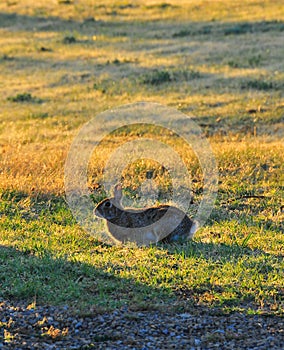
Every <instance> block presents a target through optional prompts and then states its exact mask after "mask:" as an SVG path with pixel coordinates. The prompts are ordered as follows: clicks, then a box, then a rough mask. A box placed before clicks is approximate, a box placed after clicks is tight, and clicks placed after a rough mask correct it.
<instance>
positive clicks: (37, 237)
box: [0, 191, 283, 311]
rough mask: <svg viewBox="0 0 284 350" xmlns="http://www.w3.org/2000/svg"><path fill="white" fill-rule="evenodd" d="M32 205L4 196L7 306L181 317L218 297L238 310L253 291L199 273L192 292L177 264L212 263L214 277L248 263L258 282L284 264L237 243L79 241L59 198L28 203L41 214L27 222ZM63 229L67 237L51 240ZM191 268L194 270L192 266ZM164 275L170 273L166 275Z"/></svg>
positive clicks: (1, 269) (0, 268) (1, 251)
mask: <svg viewBox="0 0 284 350" xmlns="http://www.w3.org/2000/svg"><path fill="white" fill-rule="evenodd" d="M29 198H30V197H29V196H28V195H27V194H24V193H22V192H17V191H13V192H11V193H9V192H8V191H7V192H6V193H5V195H3V194H2V198H1V201H0V203H1V218H2V220H1V221H0V224H1V228H0V229H1V231H2V235H1V236H2V237H1V238H3V239H4V241H5V242H6V243H5V244H7V245H9V244H10V243H11V245H13V247H9V246H0V283H1V291H0V296H1V297H2V298H5V299H16V300H27V301H29V302H32V301H33V300H34V299H36V300H37V302H38V303H39V304H43V303H44V304H51V305H64V304H67V305H69V306H71V307H73V308H74V309H81V310H82V309H83V310H86V309H88V308H89V307H93V308H94V309H95V310H96V309H97V310H98V311H99V310H105V309H114V308H119V307H122V306H124V305H127V306H128V307H129V308H130V309H134V310H153V309H159V308H162V309H164V310H165V309H170V308H171V307H173V308H177V309H179V308H180V310H184V309H187V308H189V309H190V308H192V307H195V306H196V305H198V304H200V302H201V303H202V302H203V301H204V300H203V299H204V298H205V299H206V298H207V297H208V295H213V294H214V295H215V299H214V298H213V299H212V300H211V299H210V300H209V304H210V306H215V307H216V306H217V307H220V306H221V307H223V306H225V307H227V306H235V307H238V306H240V305H242V303H245V302H249V303H254V301H255V295H254V291H245V292H244V291H242V290H239V286H238V283H239V282H236V281H235V282H232V283H231V282H230V281H229V280H226V278H224V280H222V281H221V283H220V284H218V285H216V284H212V283H211V282H210V278H209V277H208V278H206V279H205V280H204V279H203V276H201V275H199V274H197V275H196V277H195V278H196V280H194V281H193V282H194V283H193V284H192V285H191V284H189V283H188V282H187V281H186V280H183V278H180V277H178V274H179V272H178V271H179V269H180V268H181V267H180V265H179V264H180V263H181V262H182V261H184V262H186V261H187V259H188V258H192V259H193V260H192V261H195V262H194V264H197V265H196V266H198V265H200V266H202V264H205V265H206V266H207V265H208V264H209V265H208V266H210V265H212V268H213V267H214V268H216V269H217V270H218V269H222V268H223V267H224V266H225V265H226V264H229V265H230V266H231V267H232V268H233V266H235V265H236V264H244V268H245V269H252V271H254V275H255V274H257V275H263V276H266V274H268V273H271V272H273V271H274V270H275V269H277V266H279V264H280V263H281V259H282V258H283V257H280V256H275V255H273V254H268V253H265V252H264V251H262V250H258V249H250V248H249V247H246V246H242V245H238V244H231V245H229V244H224V243H221V244H215V243H203V242H198V241H194V240H193V241H191V242H188V243H187V244H180V245H179V244H175V245H158V246H153V247H150V248H142V249H141V248H134V247H130V246H129V247H113V246H108V245H106V244H104V243H102V242H99V241H97V240H96V239H95V238H94V237H90V236H88V235H82V234H80V232H79V230H77V231H74V232H73V231H72V228H73V227H74V226H75V225H76V224H75V221H74V219H73V218H72V216H71V213H70V211H69V210H68V207H67V205H66V204H65V202H64V201H63V199H62V198H56V197H52V196H48V195H44V194H42V195H38V196H37V197H35V198H32V199H31V202H32V204H30V207H29V211H30V212H32V213H36V212H38V214H40V215H38V216H37V215H35V216H26V215H27V214H26V209H24V210H23V209H22V207H21V206H22V204H23V202H22V201H24V202H25V200H27V199H29ZM9 203H10V206H9V205H8V204H9ZM3 208H4V209H3ZM18 219H20V220H18ZM26 223H27V225H26ZM29 223H32V226H29ZM58 227H61V229H60V233H61V232H62V236H58V233H55V232H54V233H53V230H56V228H57V229H58ZM5 231H9V232H10V235H9V232H8V234H7V235H6V233H5ZM54 245H56V246H54ZM135 252H138V254H144V255H145V259H146V260H147V259H150V261H149V266H147V263H146V262H145V264H144V263H142V261H137V262H136V261H134V262H132V263H130V265H129V264H128V263H126V262H127V259H130V260H131V261H132V260H133V256H132V254H136V253H135ZM104 254H106V256H107V259H106V258H105V257H104ZM152 258H153V261H152ZM258 258H259V259H258ZM125 259H126V260H125ZM82 260H84V262H82ZM86 261H87V262H86ZM123 261H124V263H123ZM92 262H94V264H92ZM173 262H174V263H173ZM187 263H188V264H189V262H187ZM188 268H189V271H190V268H191V266H188ZM207 268H209V267H206V269H207ZM210 268H211V267H210ZM157 269H158V270H157ZM184 269H187V267H186V268H185V267H183V272H182V273H185V272H184ZM140 270H141V272H139V271H140ZM167 271H171V272H170V274H169V276H168V275H167V273H169V272H167ZM172 271H176V272H177V278H176V277H175V278H176V282H175V283H173V282H171V279H172V278H173V277H171V274H172ZM275 271H276V270H275ZM205 273H208V271H206V272H205ZM121 274H122V275H123V274H126V275H128V276H130V277H122V276H121ZM143 276H144V277H143ZM141 280H145V282H141ZM275 288H276V287H275V286H272V285H271V286H270V285H269V284H266V286H264V287H262V286H259V289H260V292H261V290H262V289H264V290H265V293H270V291H271V294H272V295H273V293H274V292H275ZM257 292H259V290H258V291H257ZM280 295H281V294H280ZM267 300H269V297H267ZM206 302H207V301H206ZM184 303H186V304H184ZM268 303H271V301H269V302H268Z"/></svg>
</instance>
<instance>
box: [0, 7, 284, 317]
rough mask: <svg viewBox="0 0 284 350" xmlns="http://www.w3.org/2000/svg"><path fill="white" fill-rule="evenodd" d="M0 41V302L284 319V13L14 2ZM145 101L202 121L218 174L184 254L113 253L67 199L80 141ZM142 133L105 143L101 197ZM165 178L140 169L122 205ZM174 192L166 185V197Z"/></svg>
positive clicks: (155, 249) (169, 250) (196, 180)
mask: <svg viewBox="0 0 284 350" xmlns="http://www.w3.org/2000/svg"><path fill="white" fill-rule="evenodd" d="M0 33H1V35H0V89H1V95H0V103H1V109H0V245H1V248H0V286H1V288H0V298H4V299H11V300H24V301H27V302H31V303H32V302H35V301H36V303H39V304H51V305H63V304H68V305H70V306H71V307H73V308H74V310H75V311H78V310H79V312H82V313H84V312H86V310H89V311H88V312H92V311H90V310H93V312H96V311H99V310H105V309H113V308H116V307H120V306H122V305H125V304H127V305H128V306H129V307H130V308H132V309H133V310H143V309H145V310H152V309H156V308H159V309H173V310H177V311H179V310H186V309H188V310H192V309H193V308H194V307H195V306H196V305H203V306H205V307H208V308H218V310H219V311H220V312H224V313H226V312H230V311H232V310H242V311H243V312H244V313H270V314H273V315H279V314H283V294H284V293H283V287H284V286H283V280H284V274H283V271H284V269H283V268H284V266H283V254H284V251H283V246H284V244H283V243H284V236H283V228H284V224H283V218H284V212H283V210H284V209H283V206H284V202H283V196H284V175H283V174H284V143H283V141H284V94H283V91H284V63H283V62H284V61H283V57H284V7H283V2H282V1H280V0H275V1H272V2H271V1H268V0H263V1H256V0H245V1H240V0H236V1H226V2H222V1H205V0H195V1H190V2H189V1H177V0H167V1H166V2H162V1H155V0H145V1H132V2H131V1H122V0H121V1H110V0H105V1H100V0H98V1H91V0H86V1H56V0H53V1H48V2H46V1H43V0H39V1H37V2H34V1H31V0H23V1H12V0H9V1H8V0H7V1H2V2H1V3H0ZM137 101H149V102H159V103H161V104H164V105H167V106H170V107H174V108H176V109H178V110H180V111H182V112H184V113H185V114H190V115H194V121H195V122H196V123H197V124H199V125H200V127H201V128H202V130H203V132H204V135H205V136H206V137H207V138H208V140H209V142H210V144H211V147H212V149H213V152H214V154H215V157H216V160H217V162H218V169H219V191H218V198H217V201H216V204H215V207H214V209H213V212H212V215H211V217H210V219H209V220H208V221H207V223H206V225H205V226H204V227H202V228H201V229H200V230H199V231H198V233H197V234H196V236H195V237H194V239H193V241H192V242H189V243H187V244H176V245H158V246H151V247H142V248H141V247H140V248H138V247H134V246H111V245H107V244H104V243H102V242H100V241H99V240H98V239H96V238H95V237H93V236H90V235H89V234H88V233H86V232H85V231H84V230H83V229H82V228H81V227H80V226H79V225H78V224H77V223H76V222H75V220H74V218H73V217H72V214H71V212H70V209H69V208H68V206H67V204H66V202H65V200H64V163H65V159H66V156H67V153H68V149H69V147H70V145H71V143H72V140H73V138H74V137H75V136H76V134H77V133H78V131H79V129H80V127H81V126H82V125H83V124H84V123H85V122H87V121H88V120H90V119H91V118H93V117H94V116H95V115H97V114H98V113H100V112H103V111H105V110H107V109H109V108H115V107H117V106H119V105H122V104H125V103H132V102H137ZM137 135H139V130H138V131H137V130H134V132H130V133H128V132H127V130H126V131H125V130H122V131H121V133H117V134H113V135H112V137H111V142H108V141H110V140H105V143H103V144H102V145H101V152H98V154H97V158H96V162H93V163H92V164H91V165H90V169H89V181H90V183H89V185H90V187H93V188H96V186H97V187H98V185H99V184H100V183H101V181H102V169H103V166H104V164H105V158H106V157H107V155H109V154H110V153H111V152H112V150H113V148H114V147H117V146H118V145H121V144H122V143H123V142H126V141H129V140H133V139H135V138H137ZM145 136H149V137H158V135H157V134H156V133H155V131H153V130H151V129H149V130H147V131H146V132H145ZM163 140H164V141H165V140H166V141H168V143H169V145H171V144H174V145H175V148H176V150H177V152H179V153H180V154H183V157H184V162H185V164H186V165H187V166H188V168H189V169H191V170H192V174H191V176H192V179H193V191H194V194H195V200H196V203H198V201H199V199H200V195H201V192H202V174H201V173H200V167H199V165H198V160H197V159H196V158H195V157H194V156H193V155H192V154H191V153H190V151H189V150H188V152H185V151H184V149H183V145H182V144H180V143H179V142H175V138H174V137H171V135H169V136H167V135H166V136H165V137H164V139H163ZM156 165H157V164H156ZM154 166H155V164H153V163H151V162H148V163H147V162H146V163H143V166H141V164H139V163H135V164H132V166H130V168H129V169H128V173H127V174H125V182H124V187H125V194H126V195H128V196H130V197H131V196H132V197H135V195H136V193H137V188H138V186H139V183H141V182H142V181H144V180H145V176H146V175H145V174H146V172H147V170H149V169H152V168H153V167H154ZM167 180H168V179H167V177H166V175H165V174H164V175H163V174H162V175H161V176H159V177H157V183H158V185H159V186H160V187H161V191H164V192H165V193H166V192H167V185H166V184H167ZM98 188H99V187H98ZM90 195H91V192H90ZM93 197H94V200H95V202H98V201H99V200H101V199H102V198H103V197H104V193H103V192H100V191H99V190H98V191H95V192H94V193H93ZM94 205H95V203H94ZM99 229H101V227H99V224H98V230H99Z"/></svg>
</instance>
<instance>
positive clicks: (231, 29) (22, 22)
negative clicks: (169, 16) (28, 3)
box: [0, 12, 284, 38]
mask: <svg viewBox="0 0 284 350" xmlns="http://www.w3.org/2000/svg"><path fill="white" fill-rule="evenodd" d="M145 18H147V17H145ZM141 23H147V28H149V26H150V28H149V29H153V28H152V26H153V27H154V28H157V29H163V37H173V38H183V37H190V36H200V35H212V36H214V35H216V34H219V35H225V36H229V35H238V36H239V35H242V34H248V33H252V34H257V33H267V32H272V31H274V32H283V31H284V22H283V21H281V20H271V21H265V20H264V21H256V22H252V21H251V22H244V21H241V22H218V21H212V22H187V23H185V22H183V23H181V24H177V22H174V23H173V22H171V21H167V22H164V21H163V20H161V21H160V22H159V21H158V22H157V21H154V22H152V21H151V20H150V19H145V20H144V21H141V20H137V21H130V22H129V21H127V22H123V21H116V20H114V19H113V18H112V17H111V18H110V20H109V21H102V20H99V21H96V20H94V18H91V17H88V18H86V19H84V20H82V21H76V20H71V19H69V20H64V19H62V18H60V17H56V16H45V17H44V16H42V17H40V16H29V15H19V14H17V13H8V12H1V13H0V27H2V28H10V29H13V28H14V29H16V28H21V29H22V30H26V31H34V30H35V29H36V30H37V31H52V32H53V31H66V30H69V31H74V30H81V31H82V32H84V31H85V30H89V29H90V28H91V29H94V28H96V29H97V28H102V27H105V28H106V29H111V32H112V36H118V35H119V34H121V35H123V36H125V35H131V34H132V33H133V32H135V35H137V34H138V33H139V32H141V28H140V26H141ZM135 24H136V25H137V26H138V27H139V28H135V27H134V26H135ZM173 24H174V25H173ZM115 28H117V30H115ZM121 29H123V32H121ZM126 29H128V31H126V32H125V30H126ZM166 29H167V30H166ZM111 32H110V33H111ZM142 32H143V31H142ZM143 33H144V32H143ZM144 34H145V33H144ZM149 35H150V36H151V35H152V36H153V37H154V38H157V33H156V32H155V31H154V32H153V31H152V30H149V31H148V34H147V37H148V36H149ZM158 38H159V37H158Z"/></svg>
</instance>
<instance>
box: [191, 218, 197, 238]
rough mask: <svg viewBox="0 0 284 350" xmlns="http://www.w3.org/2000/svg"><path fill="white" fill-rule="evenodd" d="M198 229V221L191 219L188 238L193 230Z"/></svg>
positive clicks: (192, 233)
mask: <svg viewBox="0 0 284 350" xmlns="http://www.w3.org/2000/svg"><path fill="white" fill-rule="evenodd" d="M198 229H199V222H198V221H193V224H192V226H191V228H190V231H189V236H190V238H191V237H192V236H193V235H194V234H195V232H196V231H197V230H198Z"/></svg>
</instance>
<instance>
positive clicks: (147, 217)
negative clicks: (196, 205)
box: [107, 205, 193, 245]
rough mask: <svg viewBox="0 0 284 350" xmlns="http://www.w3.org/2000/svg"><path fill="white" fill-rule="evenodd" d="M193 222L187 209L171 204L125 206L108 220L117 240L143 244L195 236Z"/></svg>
mask: <svg viewBox="0 0 284 350" xmlns="http://www.w3.org/2000/svg"><path fill="white" fill-rule="evenodd" d="M192 224H193V222H192V220H191V219H190V218H189V217H188V216H187V215H186V214H185V213H184V212H183V211H181V210H180V209H178V208H176V207H172V206H169V205H160V206H157V207H150V208H146V209H143V210H142V209H141V210H140V209H132V208H130V209H125V208H124V209H123V210H121V211H120V215H119V216H118V217H116V218H114V219H112V220H109V221H107V226H108V230H109V232H110V233H111V234H112V236H113V237H114V238H115V239H116V240H118V241H120V242H123V243H125V242H128V241H130V242H136V243H137V244H139V245H148V244H151V243H157V242H158V241H162V242H166V243H170V242H175V241H179V240H182V239H188V238H191V236H192V235H191V234H190V230H191V227H192Z"/></svg>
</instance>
